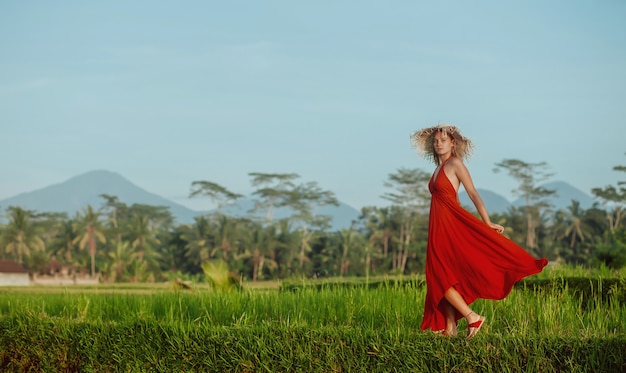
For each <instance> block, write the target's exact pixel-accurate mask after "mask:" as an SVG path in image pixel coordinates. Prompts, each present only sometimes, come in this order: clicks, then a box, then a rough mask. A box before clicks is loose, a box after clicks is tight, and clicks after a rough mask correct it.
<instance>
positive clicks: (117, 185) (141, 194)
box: [0, 170, 360, 229]
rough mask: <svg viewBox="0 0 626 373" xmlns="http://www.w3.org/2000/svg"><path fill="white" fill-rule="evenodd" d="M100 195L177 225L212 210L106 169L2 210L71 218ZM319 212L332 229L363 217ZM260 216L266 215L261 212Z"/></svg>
mask: <svg viewBox="0 0 626 373" xmlns="http://www.w3.org/2000/svg"><path fill="white" fill-rule="evenodd" d="M101 194H107V195H110V196H116V197H117V198H118V200H119V201H120V202H122V203H125V204H126V205H128V206H131V205H133V204H135V203H137V204H144V205H151V206H165V207H169V210H170V212H171V213H172V216H174V218H175V219H176V222H177V223H178V224H192V223H193V222H194V218H195V217H197V216H201V215H206V214H209V213H211V212H212V210H208V211H197V210H192V209H190V208H188V207H186V206H183V205H181V204H179V203H176V202H173V201H171V200H169V199H167V198H164V197H161V196H159V195H156V194H154V193H151V192H148V191H146V190H144V189H142V188H140V187H138V186H136V185H135V184H133V183H132V182H130V181H129V180H128V179H126V178H125V177H123V176H122V175H120V174H118V173H115V172H110V171H104V170H98V171H90V172H86V173H84V174H80V175H78V176H75V177H72V178H70V179H68V180H67V181H64V182H62V183H59V184H54V185H50V186H47V187H45V188H42V189H38V190H35V191H32V192H28V193H21V194H18V195H17V196H14V197H11V198H7V199H4V200H1V201H0V208H1V209H3V210H4V209H6V208H7V207H9V206H19V207H22V208H23V209H26V210H34V211H37V212H64V213H66V214H67V216H68V217H73V216H74V215H75V214H76V213H77V212H80V211H82V210H83V209H84V208H86V207H87V206H88V205H91V206H92V207H93V208H94V209H99V208H101V207H102V206H103V205H104V204H105V203H106V200H105V199H104V198H102V197H101V196H100V195H101ZM253 205H254V202H253V200H252V199H251V198H242V199H241V200H239V201H238V202H237V203H236V204H233V205H229V206H226V207H225V208H224V209H223V210H222V212H223V213H224V214H227V215H232V216H244V215H246V214H247V212H248V211H249V210H250V209H251V208H252V206H253ZM317 213H318V214H324V215H330V216H332V221H331V226H332V228H333V229H341V228H344V227H349V226H350V224H351V223H352V220H354V219H357V218H358V216H359V214H360V212H359V211H358V210H356V209H355V208H353V207H351V206H349V205H347V204H345V203H340V204H339V206H323V207H320V208H319V210H318V211H317ZM289 214H290V212H289V211H288V209H285V208H282V209H276V211H275V212H274V214H273V215H274V218H276V219H280V218H282V217H286V216H289ZM259 216H264V214H263V213H259Z"/></svg>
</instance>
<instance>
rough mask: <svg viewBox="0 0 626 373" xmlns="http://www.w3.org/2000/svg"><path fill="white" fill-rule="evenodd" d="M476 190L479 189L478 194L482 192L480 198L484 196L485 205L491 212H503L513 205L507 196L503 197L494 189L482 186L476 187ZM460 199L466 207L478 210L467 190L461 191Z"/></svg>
mask: <svg viewBox="0 0 626 373" xmlns="http://www.w3.org/2000/svg"><path fill="white" fill-rule="evenodd" d="M476 190H477V191H478V194H480V198H482V200H483V202H484V203H485V207H486V208H487V211H489V213H490V214H491V213H499V214H501V213H504V212H506V211H507V210H508V209H509V207H511V202H509V201H508V200H507V199H506V198H504V197H502V196H501V195H499V194H498V193H494V192H492V191H489V190H485V189H480V188H476ZM459 201H460V202H461V205H463V206H465V207H466V208H468V209H470V210H476V209H475V208H474V203H473V202H472V200H471V199H470V198H469V196H468V195H467V192H466V191H465V190H463V191H461V192H460V193H459Z"/></svg>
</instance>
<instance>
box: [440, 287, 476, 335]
mask: <svg viewBox="0 0 626 373" xmlns="http://www.w3.org/2000/svg"><path fill="white" fill-rule="evenodd" d="M443 297H444V298H445V300H446V301H448V303H449V304H450V305H452V307H454V308H455V309H456V310H457V311H459V313H460V314H461V315H463V317H465V320H467V324H468V325H469V329H468V337H473V336H474V335H475V334H476V333H477V332H478V330H479V329H480V327H481V326H482V321H484V320H485V318H484V317H482V316H480V315H478V314H477V313H475V312H474V311H472V309H471V308H470V307H469V306H468V305H467V303H465V299H463V297H462V296H461V294H459V292H458V291H456V289H455V288H454V287H451V288H450V289H448V290H447V291H446V292H445V293H444V294H443ZM478 321H481V323H480V324H478V325H477V326H475V327H473V326H472V324H474V323H476V322H478ZM446 323H447V314H446ZM474 325H476V324H474Z"/></svg>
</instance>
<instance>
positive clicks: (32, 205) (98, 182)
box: [0, 171, 200, 224]
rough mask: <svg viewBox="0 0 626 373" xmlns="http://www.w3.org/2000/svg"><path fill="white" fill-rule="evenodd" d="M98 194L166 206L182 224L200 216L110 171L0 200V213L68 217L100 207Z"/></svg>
mask: <svg viewBox="0 0 626 373" xmlns="http://www.w3.org/2000/svg"><path fill="white" fill-rule="evenodd" d="M101 194H108V195H111V196H116V197H117V198H118V199H119V201H120V202H122V203H125V204H127V205H129V206H130V205H132V204H134V203H139V204H145V205H151V206H166V207H169V209H170V212H171V213H172V215H173V216H174V217H175V219H176V221H177V222H178V223H182V224H187V223H191V222H193V218H194V217H195V216H197V215H199V214H200V213H199V212H197V211H193V210H191V209H188V208H187V207H185V206H182V205H179V204H177V203H175V202H172V201H170V200H168V199H166V198H163V197H160V196H158V195H156V194H153V193H150V192H148V191H145V190H143V189H141V188H139V187H138V186H136V185H135V184H133V183H131V182H130V181H128V180H127V179H126V178H124V177H123V176H122V175H120V174H117V173H115V172H110V171H90V172H86V173H84V174H81V175H78V176H75V177H73V178H71V179H69V180H67V181H65V182H62V183H60V184H55V185H50V186H48V187H45V188H42V189H38V190H35V191H32V192H28V193H22V194H18V195H17V196H15V197H11V198H8V199H5V200H2V201H0V207H1V208H2V210H3V211H4V210H5V209H6V208H7V207H9V206H20V207H22V208H24V209H27V210H35V211H38V212H65V213H67V214H68V217H70V218H71V217H73V216H74V214H75V213H76V212H80V211H82V209H84V208H86V207H87V206H88V205H91V206H92V207H93V208H94V209H99V208H100V207H102V206H103V205H104V203H105V202H106V201H105V200H104V199H103V198H102V197H100V195H101Z"/></svg>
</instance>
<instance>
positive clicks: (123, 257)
mask: <svg viewBox="0 0 626 373" xmlns="http://www.w3.org/2000/svg"><path fill="white" fill-rule="evenodd" d="M136 257H137V253H133V252H132V251H131V250H130V245H129V243H128V242H126V241H117V242H116V243H115V247H114V249H113V251H110V252H109V253H107V259H108V261H107V267H108V268H107V269H108V270H107V273H108V275H109V277H110V279H111V281H112V282H117V281H121V280H123V279H124V276H125V275H126V269H127V267H128V264H129V263H130V262H132V261H133V260H134V259H135V258H136Z"/></svg>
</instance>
